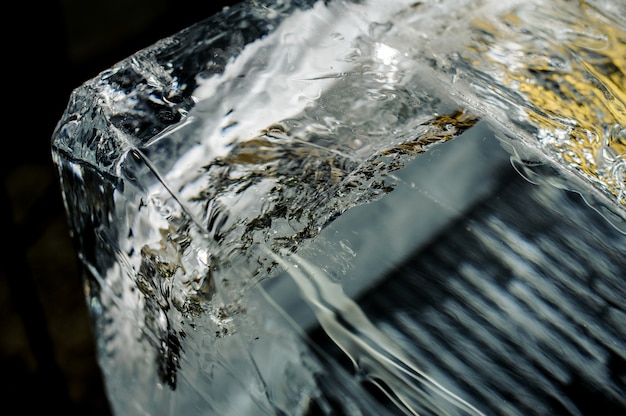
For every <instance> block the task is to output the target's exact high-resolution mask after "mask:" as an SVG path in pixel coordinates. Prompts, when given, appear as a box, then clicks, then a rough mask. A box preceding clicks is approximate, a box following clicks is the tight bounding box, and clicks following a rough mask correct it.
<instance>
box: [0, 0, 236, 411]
mask: <svg viewBox="0 0 626 416" xmlns="http://www.w3.org/2000/svg"><path fill="white" fill-rule="evenodd" d="M233 3H234V2H233V1H209V0H206V1H194V0H190V1H187V0H178V1H173V0H114V1H113V0H111V1H100V2H97V1H85V0H64V1H34V2H33V1H22V2H17V3H13V2H11V3H6V4H5V7H4V11H3V16H4V20H5V21H4V25H3V29H2V30H3V36H2V42H3V45H2V46H3V47H2V54H3V59H2V66H3V82H2V91H3V97H2V98H3V101H4V102H3V111H2V113H3V115H4V117H3V127H4V128H3V133H2V152H1V154H2V161H1V163H0V170H1V173H2V188H1V189H2V192H1V195H2V201H1V202H0V207H1V209H2V212H1V218H2V231H3V235H4V244H3V248H2V249H1V250H0V252H1V253H2V257H1V258H0V261H1V266H2V267H0V334H1V336H0V359H1V360H2V361H1V367H0V370H1V371H0V377H2V381H3V386H4V387H3V388H2V390H1V391H2V395H1V396H0V397H2V399H3V400H2V406H3V409H5V411H6V410H8V409H15V410H14V411H13V412H14V413H16V414H31V413H33V412H35V411H38V412H40V411H45V412H46V413H48V414H51V413H53V412H54V413H56V412H60V414H64V415H109V414H110V413H111V411H110V408H109V406H108V402H107V400H106V396H105V393H104V388H103V383H102V377H101V373H100V371H99V368H98V365H97V361H96V356H95V344H94V338H93V337H92V332H91V327H90V323H89V317H88V312H87V306H86V302H85V298H84V295H83V288H82V281H81V279H80V276H79V274H78V268H77V258H76V253H75V251H74V250H73V247H72V243H71V241H70V237H69V232H68V228H67V223H66V218H65V212H64V210H63V206H62V201H61V191H60V188H59V184H58V180H57V176H56V168H55V167H54V165H53V164H52V160H51V156H50V140H51V136H52V133H53V131H54V128H55V126H56V123H57V121H58V120H59V119H60V118H61V115H62V113H63V111H64V110H65V106H66V105H67V102H68V99H69V95H70V93H71V91H72V90H73V89H74V88H76V87H78V86H79V85H80V84H82V83H83V82H84V81H86V80H88V79H90V78H93V77H95V76H96V75H97V74H98V73H99V72H100V71H102V70H105V69H107V68H109V67H111V66H113V65H114V64H115V63H116V62H118V61H119V60H121V59H123V58H125V57H127V56H128V55H130V54H132V53H134V52H136V51H137V50H139V49H141V48H144V47H146V46H149V45H151V44H152V43H154V42H155V41H157V40H158V39H161V38H163V37H166V36H169V35H172V34H174V33H175V32H177V31H178V30H180V29H183V28H185V27H187V26H189V25H191V24H193V23H196V22H198V21H200V20H203V19H204V18H206V17H209V16H211V15H213V14H215V13H217V12H218V11H219V10H221V9H222V8H223V7H224V6H225V5H228V4H233ZM9 5H10V6H11V7H9ZM3 413H5V412H4V411H3ZM5 414H6V413H5Z"/></svg>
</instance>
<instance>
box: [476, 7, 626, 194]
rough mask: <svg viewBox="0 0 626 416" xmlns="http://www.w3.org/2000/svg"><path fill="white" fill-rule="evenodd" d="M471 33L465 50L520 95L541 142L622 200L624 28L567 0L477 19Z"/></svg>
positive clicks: (625, 188)
mask: <svg viewBox="0 0 626 416" xmlns="http://www.w3.org/2000/svg"><path fill="white" fill-rule="evenodd" d="M473 40H474V41H475V42H473V43H472V46H471V47H470V48H468V51H467V54H466V56H465V58H466V59H468V60H469V61H470V62H471V63H472V65H474V66H476V69H478V70H480V71H483V72H485V73H488V74H491V75H492V76H494V77H495V78H496V79H497V80H498V81H499V82H501V83H502V84H503V85H504V86H506V87H507V88H513V89H514V90H516V91H517V92H518V93H519V94H520V95H521V97H520V99H521V100H522V102H523V106H524V108H525V112H526V117H527V119H528V120H530V121H531V122H532V123H533V124H534V125H535V126H536V127H537V129H538V135H537V138H538V140H539V142H540V144H541V145H542V146H544V147H545V148H547V149H549V150H550V152H551V153H552V154H553V155H556V156H557V157H559V158H560V159H561V160H562V161H563V162H564V163H566V164H567V165H568V166H569V167H570V168H572V169H574V170H575V171H577V172H579V173H580V174H582V175H583V176H585V177H586V178H587V179H588V180H591V181H592V182H595V183H596V184H599V185H600V186H601V187H602V188H603V189H604V190H606V191H608V192H609V193H610V194H612V195H613V196H615V198H616V200H617V201H618V202H619V203H621V204H624V205H626V31H625V30H624V28H621V27H618V26H617V24H616V23H614V22H611V21H610V20H609V18H607V17H604V16H602V15H601V14H600V13H598V11H597V10H594V9H593V8H591V7H590V6H588V5H586V4H585V3H584V2H581V3H580V4H572V2H564V3H563V4H562V7H561V8H559V9H556V8H554V9H548V8H545V9H533V10H525V9H520V10H516V11H514V12H511V13H508V14H506V15H504V16H500V17H499V19H498V21H485V20H476V21H475V22H474V32H473ZM494 74H495V75H494Z"/></svg>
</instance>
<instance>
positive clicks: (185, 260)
mask: <svg viewBox="0 0 626 416" xmlns="http://www.w3.org/2000/svg"><path fill="white" fill-rule="evenodd" d="M625 23H626V6H624V5H623V4H622V3H620V2H610V1H606V2H604V1H587V2H580V3H579V2H573V1H561V0H553V1H549V2H545V1H521V0H519V1H518V0H499V1H473V0H441V1H424V2H413V1H403V0H394V1H389V2H385V3H384V6H383V5H382V3H381V2H375V1H348V0H343V1H326V2H322V1H318V2H315V1H275V2H245V3H241V4H239V5H237V6H234V7H231V8H228V9H225V10H224V11H223V12H222V13H220V14H219V15H216V16H214V17H211V18H209V19H207V20H206V21H203V22H200V23H199V24H197V25H195V26H192V27H190V28H188V29H186V30H183V31H182V32H180V33H178V34H176V35H174V36H172V37H170V38H166V39H163V40H162V41H160V42H158V43H157V44H155V45H153V46H151V47H148V48H146V49H145V50H142V51H139V52H138V53H136V54H135V55H133V56H131V57H129V58H128V59H125V60H124V61H122V62H120V63H118V64H117V65H115V66H114V67H112V68H110V69H108V70H106V71H104V72H102V73H101V74H100V75H99V76H98V77H96V78H94V79H92V80H89V81H87V82H85V83H84V84H83V85H82V86H81V87H79V88H78V89H76V90H75V91H74V93H73V94H72V96H71V97H70V102H69V103H68V107H67V110H66V112H65V114H64V115H63V118H62V119H61V120H60V121H59V124H58V126H57V129H56V131H55V133H54V137H53V141H52V154H53V158H54V160H55V162H56V164H57V166H58V168H59V178H60V181H61V185H62V189H63V197H64V201H65V204H66V209H67V214H68V221H69V223H70V226H71V230H72V235H73V238H74V239H75V242H76V245H77V248H78V253H79V257H80V260H81V262H82V264H83V266H84V274H85V288H86V298H87V302H88V304H89V307H90V310H91V313H92V317H93V324H94V329H95V333H96V337H97V341H98V353H99V360H100V365H101V367H102V370H103V373H104V376H105V381H106V386H107V392H108V397H109V399H110V401H111V405H112V408H113V410H114V412H115V413H116V414H119V415H126V414H147V415H156V414H185V415H187V414H188V415H193V414H219V415H231V414H232V415H241V414H246V415H254V414H289V415H305V414H336V413H340V414H341V413H344V414H350V415H360V414H373V415H380V414H431V415H440V414H446V415H448V414H450V415H452V414H459V415H461V414H507V415H508V414H521V415H528V414H587V413H588V412H589V408H588V407H587V406H588V403H587V401H592V402H593V403H595V404H598V403H602V404H604V405H606V406H609V407H610V408H612V409H615V410H616V411H619V410H622V411H623V410H624V409H626V400H625V399H624V397H626V386H625V384H624V380H625V379H626V374H624V368H626V328H625V326H624V324H623V321H624V318H626V309H625V308H624V306H623V305H624V302H623V300H624V296H626V281H625V280H624V279H623V276H624V275H626V273H625V271H626V257H625V256H624V255H623V253H624V248H626V90H625V89H624V86H625V85H626V46H625V45H626V42H625V39H626V31H625V30H624V27H626V26H625ZM583 201H584V202H583Z"/></svg>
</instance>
